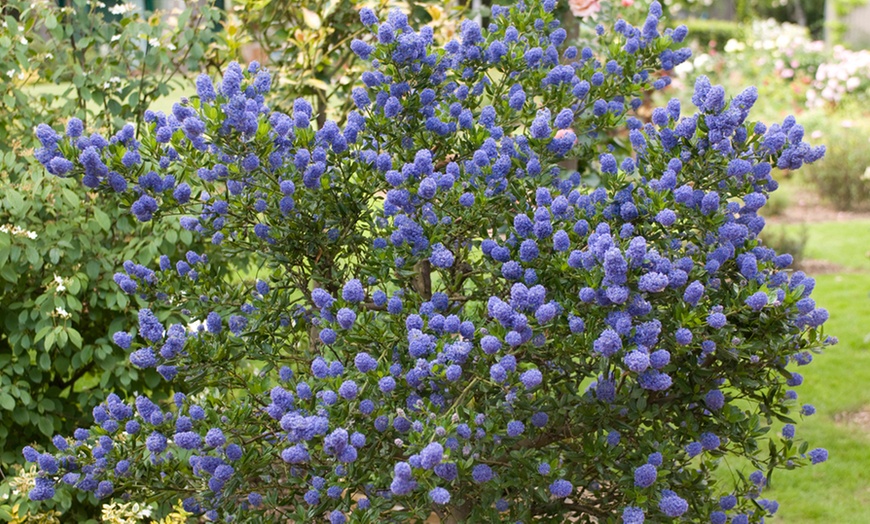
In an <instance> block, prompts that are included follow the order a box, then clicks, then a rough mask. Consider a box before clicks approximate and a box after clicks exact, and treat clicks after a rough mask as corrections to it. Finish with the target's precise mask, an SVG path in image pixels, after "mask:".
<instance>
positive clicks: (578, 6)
mask: <svg viewBox="0 0 870 524" xmlns="http://www.w3.org/2000/svg"><path fill="white" fill-rule="evenodd" d="M568 7H570V8H571V13H573V14H574V16H577V17H580V18H586V17H589V16H592V15H594V14H595V13H597V12H598V11H601V0H568Z"/></svg>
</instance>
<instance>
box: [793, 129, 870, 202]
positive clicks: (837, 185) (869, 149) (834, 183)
mask: <svg viewBox="0 0 870 524" xmlns="http://www.w3.org/2000/svg"><path fill="white" fill-rule="evenodd" d="M825 138H826V140H827V141H828V144H829V146H828V153H827V154H826V155H825V159H824V161H822V162H819V163H818V164H815V165H813V166H811V167H810V168H808V169H807V171H806V173H805V176H806V178H807V180H808V181H809V182H810V183H812V184H813V185H814V186H815V187H816V189H817V190H818V193H819V195H820V196H821V197H822V198H823V199H825V200H826V201H828V202H830V203H831V204H832V205H833V206H834V207H835V208H837V209H839V210H844V211H847V210H865V209H870V142H868V135H867V133H866V131H864V130H863V129H861V128H849V127H842V126H839V127H838V126H830V127H829V128H828V129H827V132H826V133H825Z"/></svg>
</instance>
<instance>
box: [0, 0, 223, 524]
mask: <svg viewBox="0 0 870 524" xmlns="http://www.w3.org/2000/svg"><path fill="white" fill-rule="evenodd" d="M98 4H99V2H91V1H84V0H76V1H75V2H73V3H72V6H71V7H64V8H61V7H57V5H56V4H55V3H53V2H47V1H45V2H29V1H28V2H24V1H17V0H13V1H9V2H4V3H3V5H2V6H0V19H2V20H3V24H2V27H0V71H2V75H3V79H4V83H3V85H4V88H5V89H4V92H3V93H2V94H0V422H2V423H0V464H2V466H3V468H4V469H6V468H7V467H8V465H9V464H11V463H13V462H17V461H21V455H20V449H21V448H22V447H24V446H25V445H27V444H30V443H33V442H37V441H39V440H42V439H44V438H46V437H50V436H52V435H54V434H55V433H59V432H68V431H71V430H72V429H73V428H75V427H76V426H77V425H79V424H81V423H82V419H83V417H84V416H85V414H86V413H90V412H91V410H92V409H93V407H94V406H96V405H97V404H99V403H100V402H103V401H104V400H105V397H106V394H107V393H106V392H107V391H109V390H113V389H117V390H126V391H140V392H145V391H148V392H152V393H153V394H155V395H156V396H163V395H165V394H166V391H167V388H165V387H164V386H160V384H159V376H158V375H157V374H156V373H155V372H154V371H153V370H143V371H133V372H132V373H131V372H130V370H127V369H126V366H125V365H124V360H125V356H124V355H123V353H122V352H119V351H118V349H117V348H115V347H113V346H112V345H111V344H110V338H109V337H110V335H111V333H112V332H113V331H116V330H118V329H119V328H120V327H121V326H123V325H125V324H127V323H128V322H130V321H131V320H132V319H134V318H135V311H136V308H135V307H132V306H134V304H135V301H132V302H131V300H130V299H129V298H128V297H127V296H126V295H124V294H123V293H120V292H119V291H118V289H117V287H116V286H115V284H114V283H113V282H112V280H111V271H112V268H114V267H116V266H117V264H119V263H120V262H122V261H124V260H127V259H131V260H136V261H142V262H147V261H148V260H152V259H153V258H154V257H155V256H157V254H159V253H169V252H171V253H177V252H179V251H180V252H184V251H186V250H187V249H188V248H189V247H191V246H195V245H197V243H196V242H195V241H194V239H193V237H192V236H191V234H190V232H188V231H184V230H183V229H181V228H180V227H178V225H177V224H172V223H162V224H155V225H148V226H145V227H143V226H142V225H141V224H139V223H138V222H137V221H136V220H135V219H134V218H132V217H131V216H130V214H129V213H128V211H127V210H125V209H123V208H122V207H121V206H120V203H121V202H120V201H118V200H112V199H111V198H109V199H108V200H107V199H102V201H101V202H100V204H99V206H98V205H95V197H96V195H95V194H94V193H93V192H92V191H90V190H89V189H88V188H86V187H82V186H81V185H79V184H76V183H74V182H73V181H71V180H63V179H60V178H57V177H53V176H46V174H45V172H44V170H43V168H42V167H41V166H39V165H38V164H37V163H36V162H35V161H33V160H32V148H33V147H34V146H36V145H38V141H36V140H35V137H34V135H33V129H34V127H35V126H36V125H37V124H38V123H40V122H43V121H46V120H48V121H52V122H62V121H65V120H66V119H67V118H68V117H70V116H73V115H75V116H78V117H80V118H81V119H83V120H86V121H87V122H88V125H89V127H91V128H92V129H93V130H95V131H99V130H100V129H101V128H113V127H115V126H117V125H119V123H123V122H125V121H127V120H130V121H132V122H133V125H134V126H136V125H137V122H139V119H140V118H141V114H142V112H143V111H144V108H146V107H148V106H149V105H151V104H152V103H153V102H154V100H155V99H157V98H158V97H161V96H163V95H166V94H168V93H169V92H170V90H171V89H172V88H173V87H174V86H177V85H178V84H180V81H181V79H182V75H181V73H183V72H184V71H185V70H186V69H187V68H188V67H190V66H192V65H197V64H199V63H200V61H201V60H202V57H203V53H204V51H205V48H206V46H207V45H208V44H209V41H210V40H211V39H212V36H213V33H212V32H211V29H210V28H211V27H212V25H213V24H214V22H215V20H216V19H217V17H218V16H219V14H220V12H219V11H217V10H214V9H212V8H209V7H207V6H205V7H202V8H199V9H197V10H196V11H193V10H187V11H185V12H183V13H181V14H180V15H179V16H178V18H177V19H175V24H170V21H169V20H168V19H167V18H165V17H164V18H161V17H160V16H158V15H152V16H150V17H149V18H147V19H146V18H143V17H142V16H141V15H140V14H138V13H136V12H132V11H129V10H125V9H123V8H122V9H121V10H120V11H118V10H117V9H116V11H118V12H119V14H118V16H108V13H105V11H103V10H101V9H99V8H98ZM104 15H106V16H104ZM197 67H198V66H197ZM46 86H48V88H46ZM58 86H59V87H58ZM107 204H108V205H107ZM161 392H162V393H161ZM2 489H8V486H6V485H4V486H3V487H2ZM77 499H78V501H84V500H85V499H86V497H78V498H77ZM74 500H75V497H73V498H70V497H66V498H64V499H61V500H60V501H59V503H58V507H59V508H61V509H67V508H68V507H69V506H70V504H73V501H74ZM28 504H29V502H28V501H23V502H22V504H21V505H20V506H18V507H17V508H16V514H18V515H19V516H20V517H21V518H22V519H25V520H26V519H27V518H30V517H28V516H27V515H28V511H29V509H28ZM7 511H11V507H4V506H0V515H2V514H3V513H5V512H7ZM77 511H79V510H76V511H74V512H69V513H67V517H66V518H70V519H75V520H79V521H83V520H84V518H85V515H86V514H87V513H88V512H91V511H93V510H92V509H86V508H80V511H81V512H77ZM33 518H36V517H33Z"/></svg>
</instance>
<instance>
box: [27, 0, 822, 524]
mask: <svg viewBox="0 0 870 524" xmlns="http://www.w3.org/2000/svg"><path fill="white" fill-rule="evenodd" d="M554 7H555V6H554V2H553V1H552V0H547V1H545V2H544V3H543V4H541V3H538V2H528V3H525V2H520V3H518V4H517V5H515V6H513V7H510V8H500V7H495V8H493V13H492V24H491V25H490V26H489V27H488V28H486V29H483V28H481V27H479V26H478V25H477V24H476V23H475V22H473V21H464V22H463V23H462V25H461V26H460V34H459V38H458V39H456V40H451V41H450V42H448V43H447V44H445V45H444V46H443V47H434V46H433V45H432V31H431V30H430V29H428V28H426V27H423V28H421V29H419V31H417V30H415V29H414V28H412V27H410V26H409V25H408V22H407V18H406V16H405V15H404V14H403V13H402V12H400V11H391V12H390V13H389V14H388V15H387V16H386V17H385V18H379V17H378V16H377V14H376V13H375V12H373V11H372V10H369V9H363V10H361V11H360V19H361V21H362V23H363V24H364V25H365V26H366V27H368V28H369V31H370V35H369V36H368V37H367V38H366V39H365V40H354V41H353V42H352V43H351V44H350V45H351V48H352V49H353V51H354V52H355V53H356V54H357V55H358V56H359V57H360V58H361V59H363V60H367V61H369V62H370V67H371V68H370V70H368V71H366V72H365V73H363V74H362V75H361V77H360V78H359V82H358V85H357V88H356V89H354V91H353V94H352V98H353V100H354V103H355V105H356V109H354V110H353V111H350V112H349V113H348V114H347V115H345V118H344V119H343V122H342V123H341V125H339V123H337V122H334V121H326V122H325V123H324V124H323V125H321V126H316V125H313V124H312V115H313V108H312V105H311V104H310V103H309V102H308V101H306V100H304V99H301V98H300V99H297V100H296V101H295V102H294V103H293V104H292V111H288V112H287V113H281V112H277V111H274V110H271V109H270V108H269V107H268V106H267V105H266V103H265V95H266V94H267V92H268V91H269V89H270V87H271V84H272V81H273V79H272V78H271V75H270V73H269V72H268V71H266V70H264V69H263V68H261V67H260V66H259V65H258V64H250V65H249V66H248V67H246V68H242V67H241V66H240V65H239V64H236V63H233V64H231V65H230V66H229V68H227V70H226V71H225V72H224V74H223V77H222V79H221V81H220V83H219V84H218V85H217V87H215V84H214V83H213V82H212V79H211V78H209V77H208V76H204V75H203V76H200V77H199V78H198V79H197V82H196V85H197V93H196V96H191V97H190V98H188V99H184V100H182V101H181V102H180V103H178V104H176V105H175V106H174V107H173V110H172V112H171V113H170V114H168V115H167V114H162V113H159V112H148V113H147V114H146V116H145V119H146V122H147V123H148V125H147V126H146V129H145V131H144V132H143V133H141V134H138V135H137V134H136V133H135V130H134V129H133V127H132V126H127V127H124V128H123V129H121V130H120V131H119V132H118V133H117V134H116V135H114V136H113V137H111V138H109V139H106V138H103V137H101V136H99V135H96V134H90V135H88V134H86V133H85V132H84V129H83V126H82V125H81V122H80V121H78V120H75V119H72V120H70V121H69V123H68V124H67V128H66V132H65V133H64V134H58V133H57V132H56V131H55V130H53V129H52V128H51V127H50V126H48V125H42V126H40V127H39V128H38V129H37V135H38V137H39V139H40V141H41V143H42V148H41V149H39V150H37V151H36V157H37V158H38V160H39V161H40V162H41V163H42V164H43V165H45V166H46V168H47V170H48V171H49V172H50V173H52V174H54V175H57V176H62V177H73V178H76V179H79V180H81V183H82V184H84V185H85V186H86V187H88V188H91V189H92V190H93V191H95V192H100V193H107V194H111V195H116V196H115V198H120V199H121V200H122V201H123V202H124V204H123V205H124V206H125V208H128V209H129V210H130V212H131V214H132V215H133V216H135V217H136V218H137V219H138V220H140V221H142V222H155V223H160V222H163V221H167V220H169V221H176V220H177V221H179V223H180V224H181V226H182V227H184V228H185V229H186V230H188V231H190V232H192V233H194V234H196V235H197V236H198V237H199V238H204V239H208V240H210V245H209V246H208V247H207V248H205V249H204V251H203V252H200V253H197V252H193V251H190V252H188V253H187V254H186V255H185V256H183V257H170V256H167V255H163V256H160V257H159V258H157V257H155V259H154V260H152V261H151V262H150V263H148V264H145V263H135V262H132V261H130V262H126V263H124V264H123V266H122V267H120V268H119V269H118V272H117V273H116V274H115V275H114V280H115V282H116V283H117V285H118V286H119V288H120V289H121V290H123V291H124V292H125V293H127V294H129V295H130V298H131V300H134V301H136V303H137V304H138V307H139V312H138V323H137V324H136V325H132V326H128V327H126V328H124V329H122V330H119V331H117V332H116V333H114V335H113V340H114V342H115V343H116V344H117V345H118V346H120V347H121V348H123V349H124V350H127V351H129V358H130V364H131V366H132V367H133V368H136V369H156V371H157V372H158V373H159V374H160V375H161V376H162V377H163V378H164V379H165V380H166V381H167V382H168V383H170V384H171V385H172V386H173V387H174V388H175V389H176V391H177V393H176V394H175V397H174V402H171V403H162V402H155V401H154V400H152V399H150V398H148V397H147V396H145V395H139V396H131V397H129V398H122V397H120V396H119V395H110V396H109V398H108V399H107V401H106V402H105V403H104V404H101V405H100V406H98V407H97V408H95V409H94V411H93V416H94V422H95V424H94V425H93V426H92V427H90V428H79V429H77V430H76V431H75V432H74V433H73V434H72V435H69V436H65V435H58V436H55V437H54V439H53V441H52V443H53V445H54V447H55V449H54V450H53V451H42V452H40V451H38V450H37V449H35V448H32V447H28V448H26V449H25V451H24V456H25V458H26V459H27V460H28V461H32V462H36V463H37V464H38V465H39V467H40V474H39V477H38V478H37V479H36V486H35V488H34V489H33V490H32V491H31V492H30V497H31V498H32V499H33V500H36V501H41V500H45V501H50V500H51V499H52V498H53V497H55V496H56V495H57V494H58V493H61V492H65V491H66V490H67V489H74V490H78V491H80V492H86V493H89V494H91V495H92V496H94V497H98V498H110V497H111V498H123V499H129V500H152V499H153V500H159V501H164V502H167V503H169V502H172V501H174V500H175V499H177V498H179V497H181V498H183V499H184V503H183V505H184V509H185V511H189V512H191V513H196V514H202V515H204V517H205V518H207V519H210V520H215V521H231V520H232V521H245V522H274V521H277V520H291V521H295V522H311V521H321V520H325V519H328V520H329V521H330V522H332V523H333V524H336V523H343V522H346V521H348V520H350V521H353V522H384V521H401V522H408V521H420V520H424V519H427V518H429V517H431V516H432V515H433V514H434V515H435V516H437V517H440V518H441V519H443V520H445V521H468V522H495V521H502V520H504V521H522V522H532V521H536V520H542V521H548V522H564V521H566V520H568V519H572V520H573V521H577V522H617V521H620V520H622V521H623V522H626V523H639V522H644V520H645V519H648V520H650V521H654V522H666V521H673V520H678V519H684V520H691V521H704V520H710V521H711V522H715V523H724V522H726V520H729V519H730V522H734V523H740V522H761V521H762V520H763V519H764V518H765V517H766V516H768V515H770V514H773V513H775V511H776V509H777V504H776V502H775V501H772V500H768V499H765V498H764V497H763V493H764V489H765V487H766V485H767V484H768V483H769V482H770V480H771V478H772V475H773V473H774V471H777V470H782V469H793V468H798V467H803V466H806V465H809V464H811V463H813V464H815V463H819V462H823V461H824V460H825V459H826V458H827V452H826V451H825V450H824V449H822V448H817V449H815V450H813V451H808V444H807V443H805V442H801V441H800V439H799V436H798V435H797V434H796V430H795V424H796V423H797V422H798V420H799V419H800V418H801V417H803V416H809V415H811V414H812V413H813V412H814V408H813V407H812V406H811V405H810V404H803V403H801V402H798V400H797V393H796V392H795V391H794V390H793V389H791V388H793V387H796V386H799V385H800V384H801V382H802V377H801V375H800V373H798V372H797V371H796V368H797V367H798V366H802V365H805V364H808V363H810V362H811V361H812V359H813V354H814V352H816V351H818V350H820V349H821V348H823V347H824V346H826V345H828V344H832V343H834V342H835V340H834V339H832V338H827V337H826V336H825V335H824V333H823V324H824V322H825V320H826V319H827V312H826V311H825V310H823V309H820V308H816V307H815V304H814V302H813V300H812V299H811V298H810V294H811V292H812V289H813V286H814V282H813V280H812V279H811V278H809V277H807V276H806V275H804V274H802V273H800V272H791V271H789V270H788V266H789V264H790V263H791V257H790V256H789V255H787V254H777V253H775V252H773V250H771V249H768V248H767V247H765V246H764V245H762V244H761V243H760V242H759V240H758V234H759V233H760V232H761V231H762V229H763V227H764V219H763V218H762V217H760V216H759V215H758V214H757V212H758V210H759V209H761V208H762V207H763V206H764V204H765V203H766V201H767V195H768V193H769V192H771V191H773V190H775V189H776V182H775V181H774V179H773V178H772V170H773V169H797V168H799V167H801V166H802V165H803V164H804V163H810V162H813V161H815V160H817V159H819V158H820V157H821V156H822V155H823V154H824V148H821V147H813V146H810V145H809V144H807V143H806V142H804V141H803V129H802V128H801V126H800V125H798V124H796V123H795V121H794V119H793V118H788V119H786V120H785V121H784V122H782V123H781V124H773V125H771V126H769V127H768V126H765V125H764V124H761V123H756V122H752V121H750V120H749V112H750V109H751V107H752V106H753V105H754V104H755V102H756V98H757V93H756V91H755V90H754V89H753V88H749V89H746V90H745V91H743V92H742V93H740V94H739V95H737V96H736V97H734V98H733V99H730V100H729V99H728V98H726V94H725V91H724V89H723V88H722V87H720V86H713V85H711V84H710V82H709V81H708V80H707V79H706V78H700V79H699V80H698V82H697V83H696V85H695V91H694V97H693V102H694V104H695V106H696V107H697V112H696V113H694V114H691V113H689V112H686V111H685V110H684V109H683V108H682V107H681V106H680V103H679V102H678V101H676V100H673V101H671V102H670V103H668V104H667V106H666V107H661V108H657V109H655V110H654V111H653V112H652V116H651V121H650V122H647V123H644V122H642V121H640V120H639V119H637V118H636V117H634V116H632V112H633V111H634V110H635V109H637V107H638V106H639V105H640V98H639V96H641V95H643V94H644V93H645V92H646V91H648V90H650V89H653V88H655V89H662V88H665V87H666V86H667V85H668V83H669V78H668V77H667V76H666V75H662V74H661V73H660V71H662V70H665V71H667V70H671V69H673V68H674V67H675V66H677V65H678V64H680V63H681V62H683V61H685V60H686V59H687V58H688V57H689V54H690V53H689V52H688V50H686V49H684V48H679V44H680V42H682V41H683V39H684V38H685V36H686V30H685V28H684V27H679V28H676V29H674V30H670V29H668V30H665V31H664V32H662V30H661V29H660V18H661V16H662V12H661V6H660V5H659V4H658V3H653V4H652V6H651V8H650V11H649V15H648V17H647V19H646V21H645V23H644V24H643V25H642V26H641V27H633V26H631V25H630V24H628V23H627V22H625V21H624V20H618V21H616V23H615V24H614V25H613V27H612V28H605V27H604V26H599V27H598V28H597V30H596V33H595V34H582V35H581V38H584V39H586V40H587V41H588V42H589V46H588V47H583V48H581V49H578V48H576V47H573V46H566V45H565V39H566V36H567V34H566V31H565V30H564V29H563V28H560V27H559V23H558V21H557V20H554V17H553V15H552V11H553V9H554ZM566 159H570V160H573V161H576V162H577V165H578V168H579V170H578V171H570V172H564V171H563V170H562V168H560V167H559V166H560V162H563V161H564V160H566ZM591 180H600V181H601V183H600V185H598V186H597V187H596V186H593V185H590V184H589V182H590V181H591ZM215 260H228V261H235V262H234V263H235V264H237V266H238V267H242V268H244V270H243V271H238V272H237V271H232V270H231V269H232V266H228V265H226V264H222V263H217V262H215ZM158 309H159V310H163V311H169V312H170V313H169V316H168V317H165V316H164V317H158V316H157V315H156V314H155V311H157V310H158ZM779 423H785V424H786V425H785V426H784V427H782V429H781V431H779V430H774V427H778V426H775V424H779ZM732 457H740V458H742V459H744V460H745V461H746V462H747V463H750V464H752V468H751V470H747V471H746V474H741V475H738V476H737V477H735V478H734V480H733V481H729V482H725V481H722V480H719V477H717V476H716V471H717V470H718V469H719V467H720V462H721V461H722V460H723V459H725V458H732Z"/></svg>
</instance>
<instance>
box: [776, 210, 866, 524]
mask: <svg viewBox="0 0 870 524" xmlns="http://www.w3.org/2000/svg"><path fill="white" fill-rule="evenodd" d="M830 226H831V225H830V224H818V225H817V227H816V226H811V227H810V229H811V231H814V232H816V233H818V232H819V231H826V230H831V228H830ZM836 226H838V231H839V235H837V236H839V237H847V238H848V237H850V235H848V232H849V230H850V227H849V224H848V223H846V224H843V223H839V224H836ZM868 227H870V225H868ZM814 238H816V239H824V240H823V242H824V241H829V240H830V237H823V236H815V237H814ZM811 245H812V244H811ZM865 245H866V244H865ZM814 249H818V247H817V246H814ZM861 262H862V263H866V262H865V261H861ZM816 280H817V285H816V290H815V292H814V293H813V296H814V297H815V299H816V302H817V303H818V304H819V305H820V306H822V307H825V308H827V309H828V310H829V311H830V313H831V318H830V320H829V321H828V323H827V324H826V329H827V332H828V333H831V334H833V335H835V336H837V337H838V338H839V339H840V344H838V345H837V346H834V347H833V348H831V349H829V350H828V351H827V352H826V353H825V354H823V355H817V356H816V358H815V360H814V361H813V363H812V364H811V365H810V366H807V367H806V368H803V369H802V370H801V373H803V375H804V378H805V381H804V385H802V386H801V387H800V388H798V392H799V395H800V397H799V399H800V400H802V401H804V402H809V403H812V404H813V405H815V406H816V408H817V410H818V411H817V413H816V415H814V416H812V417H809V418H807V419H806V420H805V422H803V423H801V424H800V425H798V435H799V436H800V437H801V438H803V439H805V440H807V441H809V442H810V447H811V449H812V448H813V447H819V446H821V447H825V448H827V449H828V451H829V452H830V459H829V460H828V462H827V463H825V464H823V465H817V466H814V467H809V468H804V469H801V470H796V471H790V472H784V473H781V474H780V475H779V476H778V477H774V484H773V489H771V490H770V491H769V492H768V493H767V494H766V495H767V496H769V497H770V498H773V499H776V500H777V501H779V503H780V505H781V508H782V509H781V510H780V511H779V513H778V515H777V517H778V518H777V519H775V520H777V521H780V522H787V523H809V522H842V523H848V522H854V523H859V522H870V453H868V449H870V447H868V446H870V434H868V431H867V427H866V426H861V425H858V424H845V423H843V422H838V421H837V420H835V417H836V416H837V415H840V414H843V413H846V412H848V413H854V412H858V411H861V410H866V409H868V408H870V388H866V387H865V385H866V384H868V383H870V351H868V350H867V346H868V345H867V343H866V342H865V337H866V336H867V333H868V331H870V325H868V324H865V323H864V322H863V319H865V318H870V293H868V290H870V273H868V274H864V273H861V274H848V275H844V274H831V275H822V276H818V277H817V279H816Z"/></svg>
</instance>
